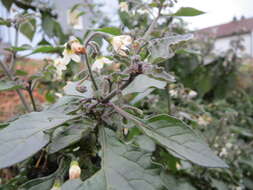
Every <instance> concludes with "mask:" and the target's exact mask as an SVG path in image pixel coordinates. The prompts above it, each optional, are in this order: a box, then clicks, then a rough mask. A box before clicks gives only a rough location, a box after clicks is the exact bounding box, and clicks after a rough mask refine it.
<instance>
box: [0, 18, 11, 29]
mask: <svg viewBox="0 0 253 190" xmlns="http://www.w3.org/2000/svg"><path fill="white" fill-rule="evenodd" d="M0 25H4V26H7V27H10V26H11V21H10V20H7V19H3V18H0Z"/></svg>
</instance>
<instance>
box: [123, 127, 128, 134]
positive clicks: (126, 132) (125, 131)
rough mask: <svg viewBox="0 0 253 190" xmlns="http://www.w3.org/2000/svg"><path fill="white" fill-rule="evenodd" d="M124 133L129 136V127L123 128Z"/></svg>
mask: <svg viewBox="0 0 253 190" xmlns="http://www.w3.org/2000/svg"><path fill="white" fill-rule="evenodd" d="M123 134H124V135H125V136H127V134H128V128H123Z"/></svg>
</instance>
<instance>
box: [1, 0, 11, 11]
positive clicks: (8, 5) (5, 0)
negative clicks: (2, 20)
mask: <svg viewBox="0 0 253 190" xmlns="http://www.w3.org/2000/svg"><path fill="white" fill-rule="evenodd" d="M13 1H14V0H1V2H2V4H3V5H4V7H5V8H6V9H7V10H8V11H9V10H10V9H11V6H12V4H13Z"/></svg>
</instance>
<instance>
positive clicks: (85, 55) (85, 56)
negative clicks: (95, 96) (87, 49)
mask: <svg viewBox="0 0 253 190" xmlns="http://www.w3.org/2000/svg"><path fill="white" fill-rule="evenodd" d="M81 57H82V61H83V62H85V64H86V66H87V68H88V71H89V75H90V78H91V81H92V83H93V86H94V88H95V89H96V90H98V86H97V83H96V81H95V78H94V76H93V74H92V70H91V68H90V64H89V59H88V56H87V54H86V53H85V54H84V55H82V56H81Z"/></svg>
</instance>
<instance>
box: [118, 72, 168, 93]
mask: <svg viewBox="0 0 253 190" xmlns="http://www.w3.org/2000/svg"><path fill="white" fill-rule="evenodd" d="M165 86H166V82H164V81H160V80H156V79H153V78H150V77H148V76H146V75H139V76H137V77H136V78H135V79H134V81H133V82H132V83H130V85H128V87H127V88H125V89H124V90H123V91H122V94H123V95H127V94H131V93H136V92H138V93H143V92H145V91H146V90H147V89H149V88H158V89H164V88H165Z"/></svg>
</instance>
